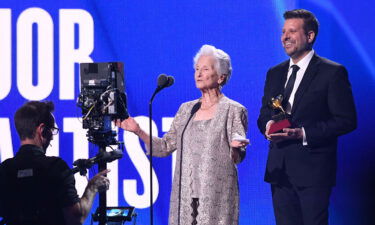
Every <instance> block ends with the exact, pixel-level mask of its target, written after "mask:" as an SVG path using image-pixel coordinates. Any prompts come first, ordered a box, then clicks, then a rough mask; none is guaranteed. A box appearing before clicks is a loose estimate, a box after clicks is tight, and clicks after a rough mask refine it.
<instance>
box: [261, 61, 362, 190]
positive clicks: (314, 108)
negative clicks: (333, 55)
mask: <svg viewBox="0 0 375 225" xmlns="http://www.w3.org/2000/svg"><path fill="white" fill-rule="evenodd" d="M288 67H289V60H287V61H285V62H283V63H281V64H279V65H277V66H275V67H273V68H271V69H270V70H269V71H268V73H267V78H266V83H265V87H264V96H263V98H262V108H261V110H260V115H259V118H258V127H259V129H260V131H261V132H262V134H264V132H265V127H266V124H267V122H268V121H269V120H271V119H272V116H273V115H274V114H275V112H274V111H273V110H272V109H270V108H269V107H268V106H267V105H268V102H269V100H270V99H271V97H275V96H276V95H278V94H281V93H283V90H284V85H285V82H286V79H287V73H288ZM291 122H292V124H293V125H294V126H295V127H303V128H304V129H305V134H306V140H307V143H308V145H307V146H304V145H303V144H302V140H293V141H283V142H279V143H273V142H271V143H270V145H269V153H268V160H267V168H266V174H265V181H266V182H270V183H279V182H282V179H283V178H285V176H287V177H288V178H289V180H290V181H291V182H292V183H293V184H295V185H297V186H333V185H335V182H336V164H337V163H336V153H337V138H338V136H340V135H343V134H346V133H348V132H350V131H352V130H354V129H355V128H356V126H357V120H356V111H355V105H354V100H353V95H352V90H351V85H350V82H349V80H348V73H347V70H346V69H345V67H344V66H342V65H339V64H337V63H335V62H332V61H330V60H327V59H325V58H321V57H319V56H317V55H314V56H313V57H312V59H311V61H310V63H309V65H308V67H307V69H306V71H305V74H304V76H303V79H302V81H301V83H300V86H299V87H298V89H297V91H296V94H295V98H294V103H293V107H292V110H291Z"/></svg>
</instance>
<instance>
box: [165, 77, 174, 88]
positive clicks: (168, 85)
mask: <svg viewBox="0 0 375 225" xmlns="http://www.w3.org/2000/svg"><path fill="white" fill-rule="evenodd" d="M173 84H174V77H172V76H168V84H167V86H166V87H170V86H172V85H173Z"/></svg>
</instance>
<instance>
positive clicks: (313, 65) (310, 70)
mask: <svg viewBox="0 0 375 225" xmlns="http://www.w3.org/2000/svg"><path fill="white" fill-rule="evenodd" d="M319 63H320V58H319V56H317V55H316V54H314V56H313V57H312V58H311V61H310V63H309V65H308V66H307V69H306V72H305V74H304V75H303V78H302V81H301V83H300V85H299V87H298V89H297V91H296V93H295V95H294V102H293V107H292V112H291V113H292V114H293V113H294V112H295V111H296V108H297V107H298V104H299V103H300V101H301V99H302V96H303V94H304V93H305V91H306V90H307V89H308V87H309V86H310V84H311V81H312V80H313V79H314V77H315V76H316V73H317V70H318V64H319Z"/></svg>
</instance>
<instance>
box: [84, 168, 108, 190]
mask: <svg viewBox="0 0 375 225" xmlns="http://www.w3.org/2000/svg"><path fill="white" fill-rule="evenodd" d="M109 172H110V170H109V169H107V170H103V171H101V172H100V173H98V174H96V175H95V176H94V177H93V178H91V180H90V181H89V183H88V185H87V187H88V188H89V189H90V190H92V191H94V192H102V191H106V190H108V189H109V179H108V177H106V176H105V175H106V174H107V173H109Z"/></svg>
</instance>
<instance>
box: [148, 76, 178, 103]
mask: <svg viewBox="0 0 375 225" xmlns="http://www.w3.org/2000/svg"><path fill="white" fill-rule="evenodd" d="M173 84H174V78H173V77H172V76H167V75H165V74H160V75H159V76H158V86H157V87H156V89H155V91H154V93H153V94H152V97H151V100H150V102H152V101H153V100H154V97H155V95H156V94H157V93H158V92H159V91H161V90H163V89H164V88H166V87H170V86H172V85H173Z"/></svg>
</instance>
